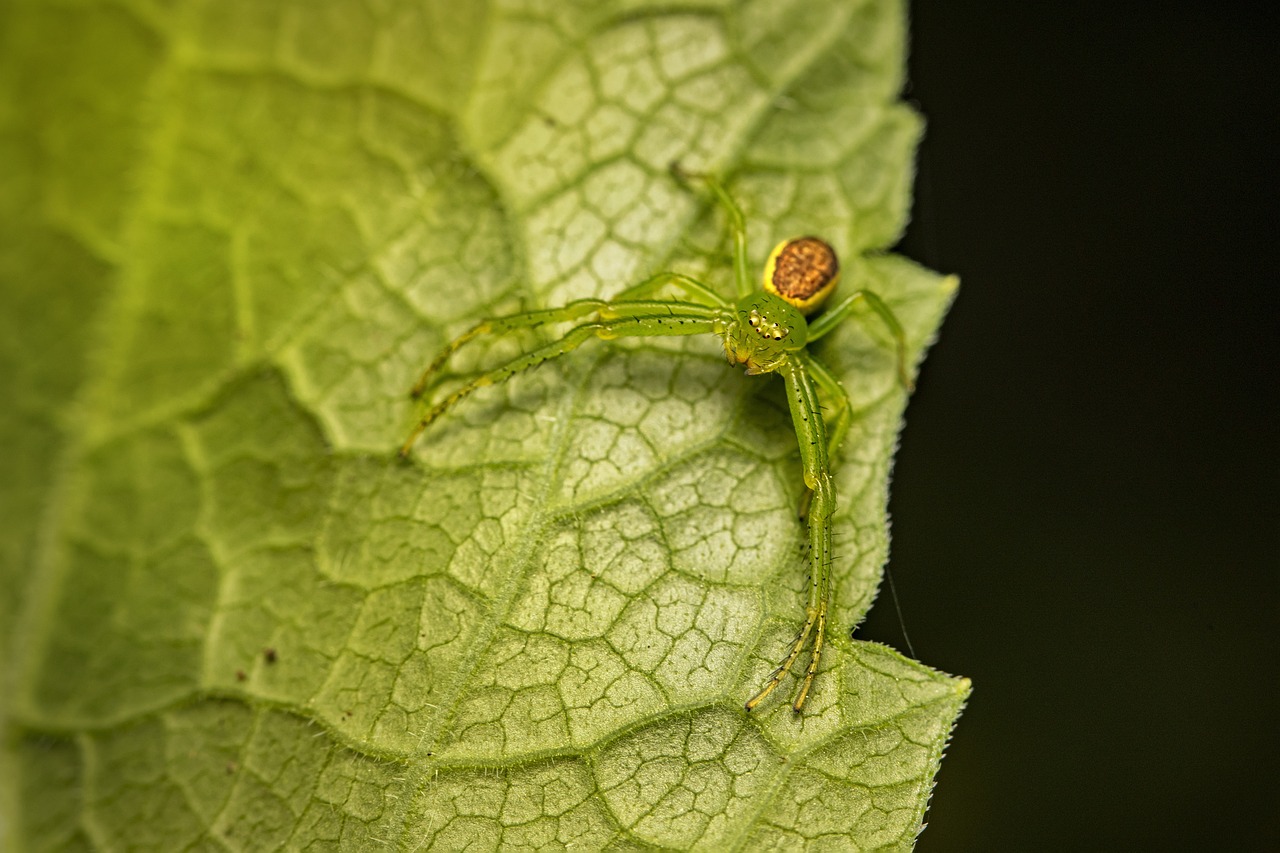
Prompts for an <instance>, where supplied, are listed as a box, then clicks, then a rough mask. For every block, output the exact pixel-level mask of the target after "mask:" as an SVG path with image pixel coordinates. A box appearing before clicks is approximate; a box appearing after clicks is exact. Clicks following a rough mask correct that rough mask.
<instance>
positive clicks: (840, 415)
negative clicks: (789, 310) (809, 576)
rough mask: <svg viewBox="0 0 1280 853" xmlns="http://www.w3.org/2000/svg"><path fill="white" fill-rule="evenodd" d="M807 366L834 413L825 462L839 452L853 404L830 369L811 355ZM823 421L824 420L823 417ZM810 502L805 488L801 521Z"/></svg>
mask: <svg viewBox="0 0 1280 853" xmlns="http://www.w3.org/2000/svg"><path fill="white" fill-rule="evenodd" d="M807 364H808V367H809V372H810V373H812V374H813V379H814V381H815V382H817V383H818V388H820V389H821V390H822V391H824V392H825V393H826V395H827V398H828V400H829V402H831V403H832V404H833V405H834V408H835V411H836V415H835V419H834V420H831V421H830V422H828V423H827V460H828V461H830V460H832V459H835V458H836V454H838V453H839V452H840V446H841V445H842V444H844V437H845V435H847V434H848V432H849V427H850V425H851V424H852V423H853V404H852V403H850V402H849V395H848V394H847V393H846V392H845V390H844V386H843V385H841V384H840V380H839V379H837V378H836V375H835V374H834V373H832V372H831V368H829V367H827V366H826V365H825V364H823V363H822V362H821V361H819V360H818V359H816V358H814V357H813V356H812V355H810V356H809V357H808V362H807ZM823 420H824V421H825V420H826V418H825V416H824V418H823ZM811 500H813V492H812V491H810V490H809V489H808V488H807V487H806V488H805V490H804V493H803V494H801V495H800V518H801V520H803V519H805V518H807V517H808V515H809V502H810V501H811Z"/></svg>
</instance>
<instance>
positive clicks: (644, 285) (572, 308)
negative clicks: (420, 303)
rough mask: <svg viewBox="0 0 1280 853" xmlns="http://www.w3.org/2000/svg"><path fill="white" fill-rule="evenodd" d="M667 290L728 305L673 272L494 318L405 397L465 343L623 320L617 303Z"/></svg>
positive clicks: (448, 351)
mask: <svg viewBox="0 0 1280 853" xmlns="http://www.w3.org/2000/svg"><path fill="white" fill-rule="evenodd" d="M667 286H671V287H674V288H675V289H676V290H679V291H680V292H681V293H683V294H684V295H685V296H687V297H688V298H689V299H690V300H691V301H693V302H694V303H695V306H710V307H715V308H727V307H728V304H727V303H726V302H725V301H724V299H722V298H721V297H720V296H719V294H717V293H716V292H715V291H713V290H711V289H710V288H708V287H707V286H706V285H705V284H703V283H702V282H700V281H697V280H696V279H692V278H690V277H689V276H687V275H681V274H680V273H675V272H661V273H658V274H657V275H654V276H650V277H649V278H646V279H645V280H644V281H642V282H640V283H639V284H634V285H632V286H631V287H628V288H627V289H626V290H624V291H622V292H621V293H619V294H618V295H617V296H615V297H613V299H611V300H605V299H578V300H575V301H573V302H570V303H568V304H567V305H564V306H562V307H560V308H547V309H544V310H541V311H525V312H523V313H520V314H511V315H509V316H506V317H498V318H496V319H493V320H484V321H482V322H480V323H477V324H476V325H475V326H472V327H471V328H470V329H468V330H467V331H466V332H463V333H462V334H461V335H459V336H458V337H456V338H454V339H453V340H452V341H450V342H449V343H448V344H446V345H445V347H444V349H442V350H440V353H439V354H438V355H437V356H436V357H435V359H434V360H432V362H431V364H429V365H427V369H426V370H424V371H422V375H421V376H420V377H418V381H417V382H415V383H414V385H413V389H412V390H411V391H410V392H409V396H411V397H413V399H415V400H416V399H418V398H419V397H421V396H422V395H423V394H424V393H425V392H426V390H427V388H429V387H430V386H431V385H432V384H433V383H432V380H433V378H434V377H435V376H436V374H438V373H439V372H440V369H441V368H443V367H444V366H445V364H446V363H447V362H448V361H449V358H450V357H451V356H452V355H453V354H454V353H455V352H457V351H458V350H459V349H461V348H462V347H463V346H464V345H465V344H467V343H468V342H469V341H473V340H475V339H476V338H478V337H481V336H483V335H504V334H507V333H508V332H514V331H517V330H519V329H536V328H539V327H540V326H547V325H552V324H555V323H569V322H572V321H574V320H582V319H585V318H587V317H590V316H592V315H593V314H594V315H597V316H599V317H601V318H606V317H609V316H613V317H618V316H625V309H624V311H623V313H619V312H618V311H615V310H611V309H612V308H613V307H614V306H615V305H616V304H617V303H621V302H653V296H654V294H656V293H657V292H658V291H660V290H662V288H663V287H667Z"/></svg>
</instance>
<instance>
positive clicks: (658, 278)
mask: <svg viewBox="0 0 1280 853" xmlns="http://www.w3.org/2000/svg"><path fill="white" fill-rule="evenodd" d="M666 284H672V285H675V287H676V288H677V289H678V290H680V291H681V292H682V293H684V295H685V296H688V297H689V298H690V299H692V300H693V301H694V302H695V303H697V304H698V305H709V306H712V307H714V308H728V307H729V303H728V301H727V300H725V298H724V297H722V296H721V295H720V294H718V293H716V292H715V291H714V290H712V289H711V288H709V287H707V286H706V285H705V284H703V283H702V282H700V281H698V280H697V279H694V278H690V277H689V276H687V275H681V274H680V273H678V272H660V273H658V274H657V275H654V276H650V277H649V278H646V279H645V280H644V281H642V282H640V283H639V284H633V285H632V286H631V287H628V288H627V289H626V290H624V291H622V292H621V293H619V294H618V295H617V296H615V297H613V299H612V301H613V302H626V301H628V300H635V299H651V298H653V295H654V294H655V293H657V292H658V291H659V290H661V289H662V287H663V285H666Z"/></svg>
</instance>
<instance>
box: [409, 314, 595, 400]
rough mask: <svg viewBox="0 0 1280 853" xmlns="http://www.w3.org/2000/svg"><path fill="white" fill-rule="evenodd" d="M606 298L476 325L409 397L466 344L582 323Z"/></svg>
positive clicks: (439, 357) (453, 344)
mask: <svg viewBox="0 0 1280 853" xmlns="http://www.w3.org/2000/svg"><path fill="white" fill-rule="evenodd" d="M606 304H608V303H606V302H605V301H604V300H603V299H579V300H577V301H576V302H570V303H568V304H567V305H564V306H562V307H560V308H548V309H546V310H543V311H526V312H524V313H521V314H512V315H510V316H508V317H498V318H496V319H491V320H484V321H483V322H480V323H477V324H476V325H475V326H472V327H471V328H470V329H468V330H467V331H465V332H463V333H462V334H461V335H458V337H456V338H454V339H453V340H452V341H450V342H449V343H448V344H446V345H445V347H444V349H442V350H440V353H439V354H438V355H437V356H436V357H435V359H434V360H432V362H431V364H429V365H427V369H426V370H424V371H422V376H420V377H419V378H418V381H417V382H415V383H414V385H413V389H412V390H411V391H410V392H409V396H411V397H413V398H414V399H415V400H416V399H417V398H419V397H421V396H422V394H423V392H424V391H426V390H427V386H428V385H430V384H431V377H432V376H434V375H435V374H436V373H437V372H438V371H439V370H440V368H442V367H444V365H445V363H446V362H448V360H449V358H450V356H452V355H453V354H454V353H455V352H457V351H458V350H459V349H461V348H462V346H463V345H464V344H466V343H467V342H469V341H472V340H475V339H476V338H478V337H480V336H481V335H502V334H506V333H507V332H512V331H515V330H516V329H533V328H537V327H538V326H545V325H547V324H549V323H567V322H569V321H572V320H580V319H582V318H583V317H587V316H590V315H591V314H594V313H595V312H597V311H599V310H600V307H601V306H602V305H606Z"/></svg>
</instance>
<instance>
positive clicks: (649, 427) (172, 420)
mask: <svg viewBox="0 0 1280 853" xmlns="http://www.w3.org/2000/svg"><path fill="white" fill-rule="evenodd" d="M904 40H905V32H904V13H903V9H902V8H901V4H899V3H897V2H890V0H867V2H861V3H858V2H836V1H835V0H833V2H813V0H804V2H800V0H796V2H790V3H779V2H763V0H760V2H744V3H740V4H734V5H732V6H730V5H729V4H726V3H719V2H693V3H689V4H684V5H680V4H677V5H672V4H670V3H665V2H664V3H647V2H643V0H619V2H614V3H579V4H573V3H539V2H531V1H530V2H522V0H505V1H504V2H494V3H492V4H490V5H489V6H488V7H484V6H482V5H480V4H475V3H458V2H439V3H435V2H430V3H413V2H346V1H345V0H335V2H332V3H325V4H309V3H302V2H283V0H282V2H264V0H236V2H229V0H208V2H196V0H179V2H155V0H137V2H131V3H107V2H101V0H77V2H71V1H70V0H68V2H65V3H49V2H46V0H10V2H8V3H6V4H3V5H0V162H4V163H5V164H6V168H5V178H4V180H3V181H0V235H2V236H0V240H2V241H3V243H2V244H0V376H3V381H4V388H5V390H6V397H7V400H6V403H7V405H6V413H5V416H4V418H3V420H0V443H2V444H3V446H4V447H5V448H6V453H5V454H4V455H3V457H2V458H0V530H3V539H2V540H0V549H2V550H0V558H2V559H0V572H2V574H0V596H2V597H0V627H3V631H0V638H2V639H0V643H3V646H2V647H0V651H2V652H3V667H4V673H3V677H4V684H3V690H2V691H0V692H2V693H3V696H4V700H3V711H2V713H3V724H4V728H5V732H6V738H5V742H4V743H5V745H4V750H3V752H2V753H0V755H2V756H3V757H2V758H0V808H2V809H3V812H2V813H0V814H2V816H0V845H3V846H6V847H12V848H16V849H24V848H25V849H32V850H41V849H47V848H80V847H86V848H110V849H116V848H125V847H128V848H150V849H211V850H212V849H227V848H234V849H240V848H249V849H276V848H288V849H301V848H312V847H319V846H336V847H343V848H348V849H351V848H355V849H358V848H361V847H374V846H382V845H393V846H396V847H402V848H408V849H439V850H454V849H460V848H462V847H464V846H468V845H470V847H469V849H497V848H503V849H525V848H530V849H532V848H538V849H547V848H561V847H568V846H571V845H572V846H576V847H578V848H580V849H601V848H605V847H609V848H618V849H621V848H641V847H666V848H679V849H683V848H691V849H707V850H712V849H716V850H719V849H731V848H746V849H760V848H766V847H768V848H793V847H801V846H805V845H812V846H814V847H822V848H824V849H825V848H841V849H843V848H879V847H890V848H892V847H909V846H910V845H911V844H912V842H913V840H914V838H915V835H916V833H917V832H918V831H919V829H920V827H921V825H922V818H923V814H924V810H925V806H926V803H927V799H928V795H929V792H930V790H931V786H932V783H933V777H934V774H935V773H936V771H937V768H938V762H939V760H940V756H941V753H942V749H943V746H944V744H945V742H946V739H947V737H948V734H949V732H950V729H951V726H952V724H953V722H954V720H955V718H956V716H957V714H958V713H959V710H960V708H961V705H962V704H963V702H964V700H965V697H966V696H967V693H968V689H969V688H968V682H967V681H966V680H964V679H954V678H951V677H948V676H944V675H941V674H939V673H937V672H934V671H932V670H930V669H928V668H926V667H924V666H922V665H920V664H917V663H914V662H912V661H909V660H907V659H905V658H903V657H902V656H900V655H898V654H897V653H896V652H893V651H892V650H889V649H887V648H884V647H882V646H877V645H874V644H869V643H863V642H852V641H850V640H849V638H848V630H849V628H850V627H851V626H853V625H855V624H857V622H858V621H860V620H861V618H862V617H863V615H864V614H865V613H866V611H867V609H868V608H869V607H870V604H871V601H872V599H873V598H874V596H875V592H876V588H877V585H878V582H879V579H880V572H881V567H882V565H883V563H884V561H885V559H886V556H887V534H886V526H885V517H884V507H885V499H886V488H887V479H888V474H889V468H890V464H891V451H892V449H893V446H894V443H895V440H896V434H897V430H898V428H899V425H900V422H901V414H902V408H903V406H904V404H905V395H904V394H903V393H902V391H901V389H900V388H899V386H898V385H897V383H896V381H895V374H894V360H893V355H892V347H891V346H890V345H889V342H888V341H887V340H886V337H885V335H884V333H883V331H882V329H881V328H879V327H878V326H877V324H876V323H875V322H850V323H847V324H845V325H844V327H843V328H841V329H840V330H839V332H838V333H836V334H833V335H831V336H830V338H829V340H825V341H824V342H823V347H822V349H821V354H822V356H823V357H824V358H825V359H826V360H827V361H828V362H829V363H830V364H832V365H833V366H834V367H835V368H836V370H837V372H838V373H839V374H840V375H841V376H842V378H843V380H844V382H845V384H846V387H847V389H848V391H849V393H850V395H851V397H852V398H853V402H854V406H855V408H856V410H857V419H856V421H855V423H854V425H853V427H852V429H851V431H850V434H849V438H848V440H847V441H846V443H845V448H844V451H843V455H842V458H841V459H840V460H838V467H837V471H836V474H837V482H838V487H839V490H840V496H841V497H840V511H839V515H838V517H837V537H838V538H837V542H838V545H839V549H840V550H839V553H838V557H839V559H838V563H837V573H836V584H835V586H836V590H837V607H836V613H835V622H834V625H835V627H833V628H832V629H830V630H829V640H830V645H829V648H830V650H831V651H830V653H829V654H828V656H827V657H825V658H824V661H825V664H824V667H823V671H822V672H821V674H820V675H819V678H818V680H817V682H816V692H815V693H814V695H813V696H812V697H811V698H810V700H809V704H808V706H807V708H806V713H805V714H804V715H803V716H799V715H796V714H794V713H792V712H791V710H790V708H789V706H788V704H787V702H786V701H785V697H784V696H781V695H780V696H779V697H778V698H777V699H776V700H771V701H770V702H769V703H767V704H766V705H765V706H763V707H762V708H761V709H760V710H759V711H757V713H756V714H754V715H749V714H747V713H746V712H745V711H743V710H742V703H743V701H744V700H745V699H746V698H747V697H749V696H750V695H751V694H752V693H753V692H754V691H755V689H757V688H758V687H759V686H760V684H761V683H762V682H763V681H764V679H765V678H766V676H767V674H768V672H769V671H770V670H771V669H772V667H773V666H774V665H775V663H776V662H777V661H778V659H779V658H780V656H781V654H782V650H783V648H784V646H785V645H786V643H787V641H788V640H789V639H790V638H791V637H792V636H793V634H794V632H795V630H796V628H797V626H798V623H799V619H800V615H801V613H802V595H803V591H804V583H805V567H804V563H803V559H802V556H801V554H800V545H801V541H802V530H801V526H800V524H799V523H798V521H797V519H796V506H797V500H798V498H799V493H800V482H801V480H800V476H799V461H798V455H797V450H796V447H795V438H794V434H793V432H792V431H791V427H790V424H789V422H788V416H787V411H786V405H785V401H784V400H783V398H782V396H781V394H780V388H781V385H780V383H779V382H778V381H777V380H776V379H761V378H749V377H745V376H743V375H742V374H741V373H740V372H730V371H728V370H727V369H726V368H725V366H724V364H723V358H722V357H721V356H720V354H719V352H718V346H719V345H718V344H717V343H716V341H715V340H713V339H711V338H705V339H689V340H679V341H675V340H671V341H649V342H645V343H643V344H635V343H626V344H593V345H591V346H588V347H584V348H583V349H581V350H579V351H578V352H577V353H575V354H574V355H573V356H571V357H568V358H565V359H563V360H561V361H559V362H555V363H552V364H548V365H547V366H545V367H543V368H542V369H541V370H539V371H536V372H533V373H529V374H525V375H521V376H519V377H517V378H516V379H515V380H513V381H511V382H509V383H506V384H504V385H502V386H499V387H495V388H492V389H486V390H485V391H483V392H481V393H478V394H476V395H475V396H474V397H473V398H472V399H470V400H468V401H467V402H466V403H465V404H464V405H462V406H460V407H459V408H458V409H457V410H456V412H455V413H453V414H451V415H450V417H449V418H447V419H446V420H444V421H442V422H440V423H439V424H437V425H436V426H434V427H433V428H432V430H431V431H430V432H429V433H428V434H427V436H426V437H425V438H424V440H423V441H422V442H421V444H420V446H419V452H418V454H417V456H416V458H415V460H414V462H413V464H404V463H399V462H397V461H396V460H395V458H394V452H395V449H396V448H397V447H398V445H399V443H400V441H402V440H403V438H404V436H405V435H406V434H407V431H408V428H409V426H410V424H411V423H412V421H413V419H414V417H415V412H414V410H413V408H412V406H411V405H410V403H409V401H408V399H407V397H406V390H407V389H408V387H409V386H410V385H411V384H412V382H413V379H414V378H415V377H416V375H417V372H418V371H420V370H421V368H422V366H423V365H424V364H425V363H426V362H427V361H428V360H429V359H430V358H431V356H432V355H433V354H434V353H435V352H436V351H437V349H438V348H439V347H440V346H441V345H442V344H443V343H444V342H445V341H446V340H448V339H449V338H450V337H451V336H452V335H454V334H457V333H458V332H460V331H461V330H463V329H465V328H467V327H468V326H469V325H471V324H472V323H474V322H475V320H476V319H477V318H481V317H486V316H492V315H495V314H498V313H503V312H506V311H511V310H518V309H520V308H521V307H534V306H549V305H556V304H559V303H561V302H563V301H565V300H568V299H571V298H576V297H581V296H585V295H597V294H600V295H607V294H610V293H613V292H616V291H617V290H619V289H621V288H622V287H623V286H625V285H626V284H629V283H632V282H634V281H636V280H638V279H639V278H640V277H642V276H644V275H646V274H648V273H651V272H653V271H656V270H659V269H664V268H676V269H680V270H682V271H685V272H689V273H691V274H695V275H698V276H700V277H703V278H704V279H705V280H707V281H709V282H710V283H712V284H713V285H714V286H717V287H719V288H721V289H723V290H724V291H725V292H729V290H730V289H731V288H730V284H729V278H730V276H729V263H728V254H727V248H728V244H727V242H726V238H725V234H724V223H723V221H722V218H721V217H720V215H719V213H718V211H716V210H715V209H714V207H713V206H711V205H710V204H709V203H708V200H707V199H706V198H705V197H703V196H702V195H699V194H697V193H695V192H692V191H690V190H688V189H686V188H684V187H681V186H679V185H678V184H677V183H676V182H675V181H674V180H672V178H671V176H670V174H669V172H668V164H670V163H671V162H672V161H677V160H678V161H679V162H681V163H682V164H684V165H685V166H688V167H690V168H695V169H710V170H714V171H716V172H717V173H719V174H721V175H723V176H725V178H726V179H727V181H728V183H729V187H730V190H731V192H732V193H733V194H734V195H735V197H736V198H737V199H738V200H739V201H740V202H741V204H742V205H743V207H744V209H745V211H746V214H747V218H748V221H749V234H750V239H751V244H752V254H753V260H754V261H757V262H759V261H762V260H763V257H764V255H765V253H766V252H767V250H768V249H769V248H770V247H771V246H772V245H773V243H774V242H775V241H776V240H777V239H779V238H781V237H785V236H794V235H796V234H801V233H818V234H823V235H825V236H826V237H827V238H828V239H830V240H831V241H832V242H833V243H834V244H835V245H836V246H837V247H838V248H839V249H840V250H841V252H842V255H843V259H844V269H845V273H844V274H845V280H846V281H852V282H857V283H858V284H859V285H863V286H866V287H870V288H872V289H874V290H876V291H878V292H879V293H881V294H882V295H883V296H884V297H885V298H886V299H887V300H888V301H889V302H890V304H891V305H892V306H893V309H894V311H895V312H897V314H898V315H899V316H900V317H901V318H902V320H903V322H904V324H905V326H906V327H907V330H908V335H909V338H910V342H911V348H912V353H913V355H914V356H916V357H918V356H919V355H920V353H921V352H922V350H923V348H924V346H925V345H926V343H927V342H928V341H929V340H930V339H931V337H932V335H933V334H934V330H935V328H936V325H937V323H938V322H939V321H940V319H941V316H942V314H943V313H944V311H945V309H946V306H947V304H948V302H949V300H950V298H951V295H952V292H953V290H954V282H953V281H952V280H949V279H944V278H941V277H939V276H937V275H935V274H933V273H930V272H928V271H925V270H923V269H921V268H919V267H917V266H915V265H913V264H912V263H910V262H909V261H906V260H904V259H901V258H897V257H893V256H889V255H884V254H879V253H878V252H879V251H880V250H882V249H883V248H884V247H886V246H888V245H890V244H892V243H893V242H894V241H895V239H896V238H897V236H898V234H899V233H900V231H901V229H902V227H903V223H904V222H905V218H906V213H907V206H908V192H909V187H910V177H911V159H912V154H913V149H914V145H915V142H916V139H917V138H918V135H919V132H920V122H919V119H918V118H917V117H916V116H915V114H914V113H912V112H911V110H909V109H908V108H907V107H905V106H904V105H902V104H901V103H899V102H898V100H897V95H898V92H899V91H900V89H901V86H902V65H903V51H904ZM519 344H520V341H513V340H506V341H487V342H485V343H484V344H483V345H478V346H476V347H475V349H474V351H473V352H471V353H470V354H469V355H461V356H460V357H459V359H458V360H457V364H456V368H457V370H459V371H460V372H466V371H468V370H472V369H474V368H475V367H476V366H477V365H478V364H481V363H491V362H492V360H493V359H495V358H497V357H498V356H500V355H501V354H503V353H511V352H513V351H514V350H513V347H515V346H518V345H519ZM904 533H905V535H910V531H904Z"/></svg>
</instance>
